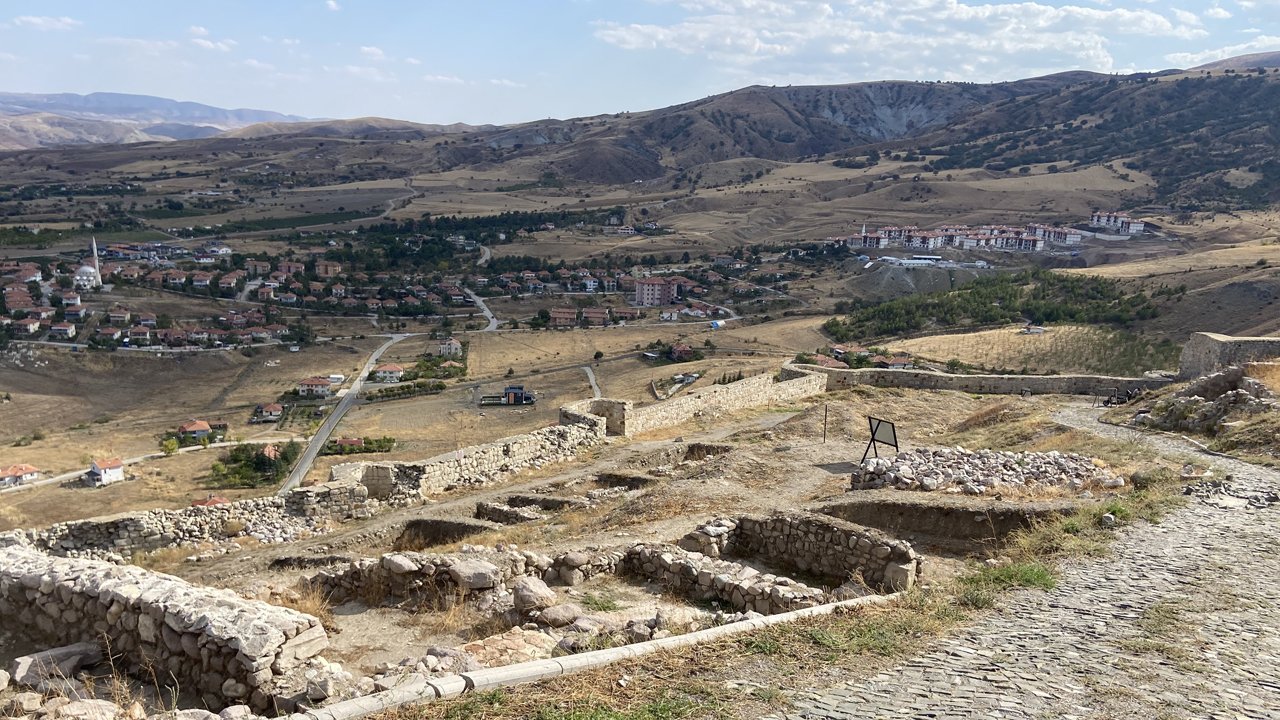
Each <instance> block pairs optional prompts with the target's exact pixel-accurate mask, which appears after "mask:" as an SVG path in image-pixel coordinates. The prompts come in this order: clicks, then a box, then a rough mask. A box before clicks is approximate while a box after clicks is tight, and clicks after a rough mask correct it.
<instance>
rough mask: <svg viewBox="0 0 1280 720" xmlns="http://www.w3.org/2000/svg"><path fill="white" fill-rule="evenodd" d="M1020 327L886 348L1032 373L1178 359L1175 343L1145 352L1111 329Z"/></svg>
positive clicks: (1141, 366) (1114, 369)
mask: <svg viewBox="0 0 1280 720" xmlns="http://www.w3.org/2000/svg"><path fill="white" fill-rule="evenodd" d="M1020 327H1021V326H1016V325H1011V326H1009V327H1004V328H999V329H996V330H983V331H980V332H972V333H957V334H952V335H933V336H930V337H922V338H914V339H910V340H899V341H895V342H891V343H888V344H887V347H888V348H889V349H891V350H896V351H902V352H906V353H910V354H911V355H914V356H917V357H921V358H925V359H927V360H932V361H934V362H938V363H944V362H947V361H948V360H953V359H954V360H959V361H960V362H963V363H965V364H968V365H973V366H977V367H982V368H996V369H1009V370H1014V371H1025V372H1032V373H1045V372H1055V373H1099V374H1131V373H1136V372H1142V371H1144V370H1161V369H1163V370H1168V369H1172V367H1173V366H1172V365H1168V363H1169V362H1170V361H1171V360H1176V355H1175V354H1174V352H1173V350H1174V349H1173V348H1168V349H1167V350H1166V352H1164V353H1163V354H1154V353H1153V352H1150V351H1146V352H1144V350H1146V348H1145V346H1141V347H1130V346H1131V345H1134V343H1137V342H1138V341H1137V340H1134V339H1132V338H1129V337H1128V336H1123V335H1121V334H1120V333H1117V332H1115V331H1113V330H1109V329H1104V328H1097V327H1088V326H1077V325H1053V326H1050V327H1049V328H1048V329H1047V331H1046V332H1045V333H1044V334H1041V335H1025V334H1022V333H1021V332H1019V329H1020ZM1175 364H1176V363H1175Z"/></svg>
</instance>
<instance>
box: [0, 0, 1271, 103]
mask: <svg viewBox="0 0 1280 720" xmlns="http://www.w3.org/2000/svg"><path fill="white" fill-rule="evenodd" d="M1271 50H1280V0H1173V1H1169V0H1077V1H1076V2H1074V3H1071V2H1052V1H1050V0H1029V1H1026V2H997V1H995V0H992V1H990V2H986V3H981V2H967V1H966V0H828V1H826V2H811V1H809V0H792V1H784V0H414V1H410V0H402V1H399V2H396V1H393V0H217V2H199V3H192V2H175V1H174V0H166V1H165V2H159V1H158V0H120V1H118V2H102V1H101V0H0V91H7V92H39V93H46V92H76V93H88V92H98V91H102V92H126V93H140V94H146V95H158V96H161V97H168V98H173V99H177V100H191V101H196V102H202V103H206V104H210V105H216V106H219V107H228V108H242V107H247V108H256V109H263V110H275V111H277V112H283V113H289V114H294V115H302V116H306V117H316V118H321V117H325V118H350V117H365V116H381V117H391V118H398V119H402V120H413V121H417V122H427V123H452V122H468V123H500V124H505V123H512V122H521V121H529V120H538V119H543V118H549V117H556V118H568V117H581V116H588V115H597V114H603V113H616V112H621V111H639V110H647V109H651V108H658V107H664V106H667V105H673V104H677V103H681V102H688V101H691V100H697V99H699V98H703V97H706V96H708V95H713V94H717V93H721V92H727V91H729V90H733V89H736V88H740V87H745V86H748V85H753V84H760V85H802V84H836V83H848V82H860V81H867V80H958V81H972V82H998V81H1002V80H1015V79H1019V78H1023V77H1032V76H1036V75H1043V74H1047V73H1051V72H1058V71H1063V70H1093V71H1097V72H1104V73H1117V72H1118V73H1123V72H1133V71H1141V70H1158V69H1165V68H1171V67H1191V66H1194V65H1197V64H1202V63H1206V62H1210V61H1213V60H1217V59H1220V58H1224V57H1230V56H1233V55H1241V54H1245V53H1251V52H1263V51H1271Z"/></svg>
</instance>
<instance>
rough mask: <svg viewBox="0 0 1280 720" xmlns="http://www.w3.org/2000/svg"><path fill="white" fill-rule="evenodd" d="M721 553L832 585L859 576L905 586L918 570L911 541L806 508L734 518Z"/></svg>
mask: <svg viewBox="0 0 1280 720" xmlns="http://www.w3.org/2000/svg"><path fill="white" fill-rule="evenodd" d="M725 552H726V553H727V554H729V555H735V556H738V557H757V558H760V559H761V560H764V561H765V562H769V563H773V564H775V565H780V566H782V567H786V568H795V569H796V570H798V571H800V572H803V573H808V574H812V575H816V576H818V577H821V578H823V579H824V580H828V581H829V582H831V583H832V584H833V585H841V584H843V583H845V582H846V581H848V580H849V579H850V578H851V577H853V576H854V575H861V576H862V579H863V581H865V582H866V583H867V584H868V585H870V586H872V587H879V588H887V589H890V590H895V591H896V590H909V589H910V588H911V587H912V586H913V585H914V584H915V581H916V577H917V576H918V575H919V574H920V571H921V564H920V561H919V557H918V556H917V555H916V553H915V550H914V549H913V548H912V547H911V543H908V542H906V541H905V540H895V539H893V538H890V537H888V536H887V535H884V534H883V533H881V532H878V531H876V530H872V529H870V528H866V527H863V526H861V525H854V524H853V523H850V522H846V521H844V520H840V519H837V518H833V517H826V516H822V515H814V514H810V513H796V514H787V515H773V516H770V517H753V516H746V517H740V518H737V528H736V529H735V530H734V531H733V532H732V533H730V534H729V535H728V536H727V544H726V547H725Z"/></svg>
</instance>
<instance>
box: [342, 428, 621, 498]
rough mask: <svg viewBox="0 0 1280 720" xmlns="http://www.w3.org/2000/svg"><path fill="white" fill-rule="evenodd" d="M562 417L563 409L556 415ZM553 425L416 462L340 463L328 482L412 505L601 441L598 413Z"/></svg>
mask: <svg viewBox="0 0 1280 720" xmlns="http://www.w3.org/2000/svg"><path fill="white" fill-rule="evenodd" d="M562 415H563V413H562ZM570 416H571V417H584V418H586V420H585V421H584V422H575V423H573V424H569V425H556V426H552V427H547V428H542V429H541V430H535V431H533V432H531V433H527V434H525V435H516V436H513V437H509V438H503V439H502V440H498V441H496V442H491V443H487V444H484V445H473V446H471V447H467V448H463V449H461V450H457V451H455V452H450V453H445V454H443V455H437V456H436V457H434V458H431V459H430V460H425V461H422V462H416V463H413V462H407V463H406V462H381V463H363V462H362V463H346V464H343V465H338V466H336V467H334V468H333V470H332V474H331V478H332V479H331V482H347V481H353V482H360V483H362V484H365V482H366V481H365V478H366V477H367V478H369V480H368V483H367V487H369V488H370V496H371V497H373V498H375V499H378V500H383V501H385V502H388V503H390V504H392V505H412V504H416V503H419V502H421V501H422V500H423V499H424V498H426V497H429V496H431V495H435V494H437V493H440V492H444V491H446V490H451V489H453V488H456V487H465V486H476V485H485V484H488V483H491V482H494V481H495V480H498V479H501V478H503V477H506V476H509V475H511V474H513V473H517V472H520V471H521V470H525V469H528V468H531V467H542V466H543V465H546V464H549V463H555V462H561V461H564V460H569V459H572V458H574V457H576V456H577V455H578V453H580V452H582V451H583V450H585V449H586V448H589V447H593V446H595V445H598V444H600V443H601V442H603V441H604V435H605V423H604V422H603V421H602V420H601V419H600V418H598V417H590V418H587V417H586V416H585V415H582V414H577V413H570Z"/></svg>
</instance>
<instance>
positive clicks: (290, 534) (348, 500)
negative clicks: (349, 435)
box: [25, 483, 369, 556]
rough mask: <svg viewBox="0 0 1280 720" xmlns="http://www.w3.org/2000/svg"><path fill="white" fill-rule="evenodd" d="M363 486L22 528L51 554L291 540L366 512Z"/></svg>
mask: <svg viewBox="0 0 1280 720" xmlns="http://www.w3.org/2000/svg"><path fill="white" fill-rule="evenodd" d="M367 494H368V493H367V491H366V490H365V489H364V486H363V485H360V484H358V483H354V484H353V483H338V484H329V483H326V484H323V485H315V486H312V487H305V488H297V489H295V490H293V491H291V492H290V493H289V494H288V495H287V496H286V497H283V498H281V497H265V498H251V499H248V500H239V501H237V502H233V503H225V504H222V505H210V506H202V507H187V508H181V509H179V510H164V509H160V510H142V511H137V512H127V513H120V514H117V515H108V516H104V517H96V518H88V519H86V520H75V521H72V522H65V523H58V524H57V525H52V526H50V527H48V528H45V529H43V530H28V531H25V534H26V536H27V539H28V540H29V541H30V542H31V543H32V544H33V545H35V546H36V547H37V548H39V549H41V550H43V551H45V552H49V553H52V554H55V555H72V556H77V555H87V556H103V555H106V554H118V555H132V554H133V553H135V552H145V551H150V550H157V549H160V548H164V547H171V546H177V545H197V544H201V543H212V542H224V541H226V540H229V539H231V538H234V537H252V538H254V539H256V540H258V541H260V542H263V543H279V542H287V541H290V540H293V539H296V538H297V537H298V536H299V535H301V534H302V533H308V532H314V531H316V530H317V529H318V528H319V527H320V526H321V525H322V524H324V523H325V522H327V521H328V520H329V519H336V520H347V519H350V518H355V517H367V515H368V513H369V509H368V505H367V502H366V496H367Z"/></svg>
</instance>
